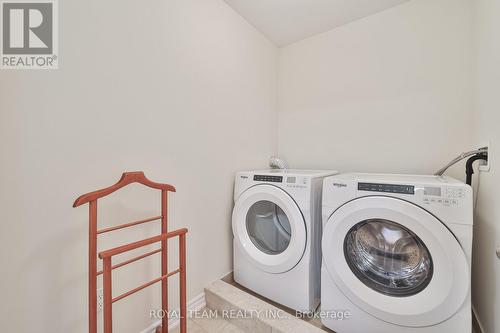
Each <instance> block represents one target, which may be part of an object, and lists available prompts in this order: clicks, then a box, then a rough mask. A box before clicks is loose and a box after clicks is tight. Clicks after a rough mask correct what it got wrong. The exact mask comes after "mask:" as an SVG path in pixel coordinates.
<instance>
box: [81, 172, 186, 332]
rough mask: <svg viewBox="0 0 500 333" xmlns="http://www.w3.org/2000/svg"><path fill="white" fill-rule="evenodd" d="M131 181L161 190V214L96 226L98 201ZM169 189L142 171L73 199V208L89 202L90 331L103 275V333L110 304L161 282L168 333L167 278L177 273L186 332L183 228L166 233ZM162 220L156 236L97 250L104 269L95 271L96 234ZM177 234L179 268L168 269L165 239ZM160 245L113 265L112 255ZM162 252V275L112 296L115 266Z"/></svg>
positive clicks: (182, 324)
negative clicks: (98, 278)
mask: <svg viewBox="0 0 500 333" xmlns="http://www.w3.org/2000/svg"><path fill="white" fill-rule="evenodd" d="M132 183H139V184H142V185H145V186H147V187H150V188H153V189H157V190H161V215H160V216H156V217H151V218H147V219H143V220H140V221H135V222H129V223H125V224H122V225H118V226H114V227H110V228H106V229H101V230H98V229H97V200H98V199H100V198H103V197H106V196H108V195H110V194H112V193H114V192H116V191H118V190H119V189H121V188H122V187H125V186H127V185H129V184H132ZM168 192H175V188H174V187H173V186H172V185H169V184H160V183H155V182H152V181H151V180H149V179H147V178H146V176H145V175H144V173H143V172H142V171H137V172H125V173H123V175H122V177H121V178H120V180H119V181H118V182H117V183H116V184H114V185H113V186H110V187H107V188H104V189H101V190H97V191H94V192H90V193H87V194H84V195H82V196H80V197H79V198H78V199H76V201H75V203H74V204H73V207H78V206H81V205H83V204H86V203H88V204H89V250H88V251H89V266H88V270H89V273H88V274H89V290H88V293H89V333H97V277H98V276H99V275H102V276H103V296H104V318H103V322H104V333H111V332H112V331H113V311H112V305H113V303H114V302H117V301H119V300H121V299H123V298H125V297H127V296H130V295H132V294H134V293H136V292H138V291H140V290H142V289H144V288H146V287H149V286H151V285H153V284H155V283H157V282H160V281H161V299H162V311H163V314H164V316H163V317H162V318H163V319H162V324H161V330H160V332H161V333H168V315H167V314H168V277H170V276H172V275H174V274H177V273H179V281H180V282H179V284H180V286H179V287H180V331H181V333H186V332H187V322H186V321H187V308H186V307H187V305H186V234H187V232H188V230H187V229H186V228H183V229H178V230H175V231H172V232H168V200H167V196H168ZM156 220H161V234H160V235H159V236H155V237H151V238H147V239H144V240H140V241H137V242H134V243H130V244H126V245H122V246H119V247H116V248H113V249H110V250H106V251H102V252H100V253H99V258H100V259H102V261H103V270H102V271H99V272H98V271H97V235H99V234H103V233H108V232H112V231H116V230H120V229H124V228H129V227H133V226H137V225H142V224H144V223H148V222H152V221H156ZM173 237H179V268H178V269H176V270H174V271H172V272H168V254H167V249H168V239H170V238H173ZM160 242H161V248H160V249H157V250H154V251H150V252H147V253H145V254H142V255H140V256H137V257H134V258H132V259H129V260H126V261H124V262H121V263H119V264H116V265H114V266H113V265H112V257H113V256H115V255H118V254H122V253H125V252H128V251H132V250H135V249H138V248H141V247H144V246H147V245H151V244H154V243H160ZM156 253H161V274H162V275H161V276H160V277H159V278H156V279H154V280H152V281H150V282H147V283H145V284H143V285H141V286H139V287H136V288H134V289H132V290H130V291H128V292H126V293H124V294H122V295H120V296H117V297H115V298H113V295H112V271H113V270H114V269H116V268H119V267H123V266H125V265H128V264H130V263H133V262H136V261H138V260H141V259H144V258H146V257H149V256H151V255H153V254H156Z"/></svg>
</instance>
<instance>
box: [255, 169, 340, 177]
mask: <svg viewBox="0 0 500 333" xmlns="http://www.w3.org/2000/svg"><path fill="white" fill-rule="evenodd" d="M246 172H247V173H252V174H256V175H273V176H280V175H283V176H294V175H297V176H299V175H300V176H310V177H313V178H314V177H327V176H333V175H336V174H338V171H335V170H299V169H268V170H255V171H246Z"/></svg>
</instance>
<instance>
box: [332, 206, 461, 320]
mask: <svg viewBox="0 0 500 333" xmlns="http://www.w3.org/2000/svg"><path fill="white" fill-rule="evenodd" d="M322 250H323V265H325V266H326V269H327V272H328V273H329V274H330V276H331V277H332V279H333V280H334V282H335V283H336V284H337V286H338V288H339V289H340V290H341V291H342V293H343V294H344V295H345V296H346V297H347V298H349V299H350V300H351V302H353V303H354V304H356V305H357V306H358V307H360V308H361V309H362V310H364V311H365V312H367V313H369V314H371V315H372V316H374V317H376V318H378V319H380V320H383V321H386V322H389V323H393V324H396V325H401V326H409V327H422V326H431V325H436V324H438V323H440V322H443V321H445V320H446V319H448V318H450V317H451V316H453V315H454V314H455V313H456V312H457V311H458V310H459V309H460V308H461V306H462V305H463V303H464V302H465V300H466V298H467V295H468V292H469V285H470V269H469V265H468V264H467V260H466V256H465V253H464V251H463V250H462V248H461V246H460V244H459V243H458V241H457V240H456V238H455V237H454V236H453V234H452V233H451V231H450V230H448V229H447V228H446V227H445V226H444V224H443V223H442V222H441V221H439V220H438V219H437V218H436V217H435V216H434V215H432V214H430V213H429V212H427V211H426V210H424V209H423V208H421V207H418V206H416V205H414V204H412V203H409V202H407V201H404V200H401V199H397V198H391V197H383V196H371V197H363V198H358V199H355V200H352V201H350V202H348V203H346V204H344V205H343V206H341V207H340V208H339V209H337V210H336V211H335V212H334V213H333V214H332V215H331V216H330V218H329V219H328V222H327V223H326V226H325V228H324V231H323V240H322ZM324 310H326V311H328V309H324ZM330 310H335V309H330ZM347 310H348V309H347Z"/></svg>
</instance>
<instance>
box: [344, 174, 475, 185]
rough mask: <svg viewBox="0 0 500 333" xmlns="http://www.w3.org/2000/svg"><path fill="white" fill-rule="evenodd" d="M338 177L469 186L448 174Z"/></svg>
mask: <svg viewBox="0 0 500 333" xmlns="http://www.w3.org/2000/svg"><path fill="white" fill-rule="evenodd" d="M338 177H339V178H343V179H354V180H356V181H367V182H388V183H404V184H426V185H427V184H429V185H463V186H467V185H466V184H465V183H463V182H461V181H459V180H457V179H455V178H452V177H448V176H432V175H403V174H371V173H349V174H343V175H339V176H338Z"/></svg>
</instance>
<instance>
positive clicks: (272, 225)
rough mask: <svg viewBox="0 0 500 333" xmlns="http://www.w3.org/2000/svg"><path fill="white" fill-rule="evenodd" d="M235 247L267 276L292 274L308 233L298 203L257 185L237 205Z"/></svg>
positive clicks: (233, 222) (279, 191)
mask: <svg viewBox="0 0 500 333" xmlns="http://www.w3.org/2000/svg"><path fill="white" fill-rule="evenodd" d="M232 226H233V235H234V238H235V241H236V242H235V243H236V245H235V246H240V247H241V249H242V253H244V255H245V256H246V258H247V259H248V260H250V261H251V262H252V263H253V264H255V265H256V266H258V267H259V268H260V269H262V270H264V271H266V272H268V273H283V272H286V271H289V270H290V269H292V268H293V267H295V265H297V264H298V263H299V261H300V260H301V259H302V256H303V254H304V251H305V248H306V242H307V232H306V226H305V221H304V217H303V216H302V213H301V211H300V209H299V207H298V206H297V204H296V203H295V201H294V200H293V199H292V198H291V197H290V195H288V194H287V193H286V192H285V191H283V190H282V189H280V188H278V187H276V186H272V185H267V184H264V185H256V186H253V187H250V188H249V189H247V190H246V191H245V192H243V193H242V194H241V195H240V197H239V198H238V200H237V201H236V203H235V206H234V210H233V218H232Z"/></svg>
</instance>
